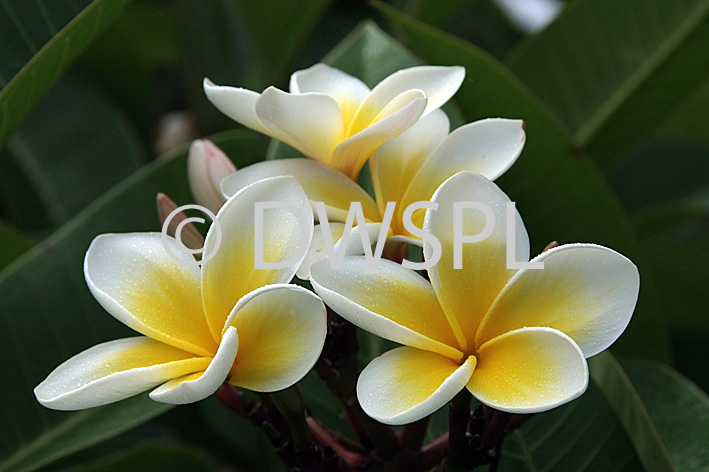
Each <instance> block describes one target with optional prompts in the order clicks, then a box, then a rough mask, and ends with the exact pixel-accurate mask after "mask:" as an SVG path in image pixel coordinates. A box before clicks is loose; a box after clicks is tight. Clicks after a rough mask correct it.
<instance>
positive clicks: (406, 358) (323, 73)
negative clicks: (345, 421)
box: [35, 64, 639, 424]
mask: <svg viewBox="0 0 709 472" xmlns="http://www.w3.org/2000/svg"><path fill="white" fill-rule="evenodd" d="M464 75H465V73H464V70H463V69H462V68H460V67H413V68H410V69H406V70H402V71H399V72H397V73H395V74H393V75H391V76H389V77H388V78H386V79H385V80H383V81H382V82H381V83H379V84H378V85H377V86H376V87H374V88H373V89H371V90H370V89H369V88H368V87H367V86H366V85H365V84H364V83H362V82H361V81H360V80H359V79H357V78H355V77H352V76H350V75H348V74H346V73H344V72H342V71H339V70H336V69H333V68H331V67H328V66H326V65H323V64H318V65H315V66H313V67H311V68H309V69H307V70H303V71H299V72H296V73H295V74H293V76H292V77H291V82H290V92H284V91H281V90H278V89H276V88H273V87H270V88H268V89H266V90H265V91H264V92H263V93H261V94H258V93H256V92H253V91H250V90H245V89H240V88H234V87H227V86H217V85H214V84H213V83H212V82H210V81H209V80H207V79H205V81H204V88H205V92H206V94H207V97H208V98H209V100H210V101H211V102H212V103H213V104H214V105H215V106H216V107H217V108H218V109H219V110H221V111H222V112H223V113H225V114H226V115H228V116H229V117H231V118H232V119H234V120H236V121H237V122H239V123H241V124H243V125H245V126H247V127H249V128H251V129H253V130H255V131H258V132H260V133H263V134H266V135H268V136H271V137H273V138H275V139H278V140H281V141H283V142H284V143H286V144H288V145H290V146H292V147H294V148H295V149H297V150H298V151H299V152H301V153H302V154H303V156H304V157H303V158H294V159H285V160H276V161H263V162H260V163H257V164H254V165H251V166H248V167H246V168H243V169H238V170H237V169H235V168H234V167H233V165H232V164H231V162H230V161H229V160H228V158H227V157H226V156H225V155H224V154H223V153H222V152H221V151H220V150H219V149H218V148H217V147H216V146H215V145H214V144H212V143H211V142H209V141H206V140H205V141H197V142H195V143H193V145H192V147H191V149H190V156H189V176H190V186H191V188H192V191H193V194H194V196H195V198H196V199H197V201H198V202H199V203H200V204H202V205H204V206H205V207H207V208H209V209H211V210H212V211H217V210H218V213H217V215H216V221H217V222H218V223H219V226H220V227H221V229H222V232H223V243H222V244H221V246H220V247H219V250H218V252H217V253H216V256H215V257H214V258H212V259H210V260H209V261H207V262H205V263H204V264H203V265H202V266H201V268H200V267H199V266H197V265H195V264H184V263H180V261H176V260H173V259H172V258H171V257H169V256H168V255H167V254H166V251H165V250H164V248H163V247H162V246H161V235H160V234H154V233H144V234H137V233H136V234H120V235H118V234H114V235H102V236H99V237H97V238H96V239H95V240H94V241H93V243H92V244H91V246H90V247H89V249H88V251H87V253H86V259H85V264H84V272H85V276H86V281H87V284H88V286H89V289H90V290H91V292H92V294H93V295H94V297H95V298H96V300H98V302H99V303H100V304H101V305H102V306H103V307H104V308H105V310H106V311H108V312H109V313H110V314H111V315H113V316H114V317H116V318H117V319H118V320H119V321H121V322H123V323H125V324H126V325H128V326H129V327H131V328H132V329H134V330H135V331H137V332H139V333H141V334H142V335H143V336H139V337H133V338H127V339H121V340H117V341H109V342H107V343H104V344H100V345H98V346H95V347H93V348H91V349H88V350H87V351H84V352H82V353H80V354H78V355H76V356H75V357H73V358H71V359H69V360H68V361H66V362H65V363H64V364H62V365H60V366H59V367H58V368H56V369H55V370H54V371H53V372H52V373H51V374H50V375H49V376H48V377H47V379H46V380H45V381H43V382H42V383H41V384H40V385H39V386H38V387H37V388H36V390H35V394H36V396H37V399H38V400H39V401H40V402H41V403H42V404H43V405H45V406H47V407H49V408H54V409H81V408H88V407H93V406H97V405H102V404H106V403H110V402H113V401H117V400H121V399H123V398H126V397H128V396H131V395H134V394H137V393H139V392H142V391H144V390H147V389H151V388H154V387H157V388H155V389H154V390H153V391H152V392H151V393H150V396H151V398H153V399H154V400H156V401H161V402H168V403H188V402H194V401H198V400H200V399H203V398H205V397H207V396H209V395H211V394H212V393H214V392H215V391H216V390H217V389H218V388H219V386H220V385H222V384H223V383H224V382H225V381H226V382H228V383H230V384H233V385H236V386H238V387H243V388H246V389H250V390H254V391H259V392H273V391H277V390H281V389H284V388H287V387H289V386H291V385H293V384H295V383H296V382H298V381H299V380H300V379H301V378H302V377H303V376H304V375H305V374H306V373H307V372H308V371H309V370H310V369H311V368H312V367H313V365H314V364H315V362H316V360H317V359H318V357H319V356H320V354H321V351H322V349H323V345H324V343H325V340H326V331H327V329H326V327H327V323H326V310H325V304H327V306H329V307H330V308H331V309H332V310H333V311H334V312H335V313H337V314H338V315H340V316H341V317H343V318H345V319H346V320H348V321H350V322H351V323H353V324H354V325H356V326H358V327H360V328H362V329H364V330H367V331H370V332H371V333H374V334H375V335H377V336H380V337H383V338H386V339H388V340H391V341H394V342H396V343H399V344H401V345H402V347H398V348H395V349H393V350H391V351H389V352H386V353H384V354H383V355H381V356H380V357H378V358H376V359H374V360H372V361H371V362H370V363H369V365H368V366H367V367H366V368H365V369H364V370H363V371H362V373H361V375H360V377H359V380H358V383H357V389H356V390H357V398H358V400H359V402H360V404H361V406H362V408H363V409H364V411H365V412H366V413H367V414H368V415H369V416H371V417H372V418H374V419H376V420H378V421H380V422H382V423H388V424H405V423H410V422H413V421H416V420H419V419H421V418H424V417H426V416H428V415H429V414H431V413H433V412H434V411H436V410H437V409H439V408H440V407H442V406H443V405H445V404H446V403H448V402H449V401H451V400H452V399H453V397H455V396H456V395H457V394H458V393H459V392H460V391H461V390H463V389H467V390H468V391H469V392H470V393H471V394H472V395H473V396H475V397H476V398H477V399H478V400H479V401H480V402H482V403H483V404H485V405H488V406H489V407H492V408H494V409H497V410H501V411H505V412H511V413H532V412H540V411H544V410H548V409H550V408H554V407H556V406H558V405H561V404H563V403H566V402H569V401H571V400H572V399H574V398H576V397H578V396H579V395H581V394H582V393H583V392H584V391H585V389H586V387H587V385H588V367H587V364H586V358H587V357H590V356H593V355H595V354H597V353H599V352H601V351H603V350H604V349H606V348H607V347H608V346H610V345H611V344H612V343H613V342H614V341H615V340H616V339H617V338H618V336H620V334H621V333H622V332H623V330H624V329H625V328H626V326H627V324H628V323H629V321H630V317H631V315H632V313H633V310H634V307H635V303H636V301H637V296H638V288H639V275H638V271H637V268H636V267H635V265H634V264H633V263H632V262H631V261H630V260H628V259H627V258H625V257H624V256H622V255H620V254H618V253H617V252H615V251H613V250H611V249H608V248H605V247H602V246H598V245H593V244H567V245H561V246H558V247H555V248H553V249H550V250H548V251H545V252H543V253H542V254H540V255H538V256H536V257H534V258H532V260H531V261H532V262H538V263H543V269H535V268H532V267H531V266H528V267H524V268H522V269H515V268H510V267H509V265H508V263H507V261H508V258H507V251H508V250H510V246H512V247H513V250H514V252H513V253H514V254H515V255H516V256H515V257H516V260H517V261H522V262H527V261H530V244H529V237H528V235H527V232H526V229H525V227H524V223H523V221H522V218H521V217H520V215H519V214H518V213H517V212H516V210H515V211H514V213H513V214H509V215H508V214H506V213H505V209H506V208H509V205H508V204H509V203H510V200H509V198H508V197H507V195H506V194H505V193H503V192H502V190H501V189H500V188H499V187H498V186H497V185H496V184H495V183H493V182H492V181H493V180H494V179H496V178H497V177H499V176H500V175H501V174H503V173H504V172H505V171H506V170H507V169H509V168H510V167H511V166H512V165H513V164H514V162H515V161H516V159H517V158H518V157H519V156H520V154H521V152H522V150H523V147H524V144H525V140H526V133H525V128H524V124H523V122H522V121H520V120H509V119H487V120H481V121H477V122H474V123H470V124H466V125H464V126H461V127H459V128H457V129H455V130H454V131H452V132H451V131H450V123H449V121H448V117H447V116H446V114H445V113H444V112H443V111H442V110H440V107H441V106H442V105H443V104H445V103H446V102H447V101H448V100H449V99H450V98H451V97H452V96H453V95H454V94H455V93H456V91H457V90H458V88H459V87H460V86H461V84H462V82H463V78H464ZM365 164H367V165H368V166H369V171H370V175H371V180H372V185H373V188H374V195H373V196H371V195H370V194H369V193H367V192H366V191H365V190H364V189H363V188H362V187H360V185H359V184H358V183H357V177H358V176H359V174H360V171H361V169H362V167H363V166H364V165H365ZM263 201H269V202H273V201H276V202H279V201H280V202H287V203H288V204H289V205H291V206H294V207H295V208H296V209H299V210H300V211H301V212H302V213H303V214H305V215H307V217H308V221H307V223H308V230H307V235H308V241H307V242H308V247H309V249H308V251H307V253H305V254H304V255H303V256H302V257H300V258H296V259H297V263H296V264H294V265H293V266H292V267H288V268H284V269H272V270H266V269H257V268H255V257H254V256H255V253H256V249H255V248H256V242H255V240H254V221H255V220H254V216H255V204H256V203H258V202H263ZM417 202H427V204H426V205H423V206H418V207H416V206H415V205H414V207H412V204H416V203H417ZM457 202H477V203H480V204H483V205H486V206H487V207H489V208H491V209H493V216H494V225H493V229H492V232H491V233H490V234H489V236H488V237H487V238H485V239H483V240H482V241H479V242H475V243H467V244H462V246H460V247H457V246H456V244H457V243H456V240H455V237H454V235H455V234H456V232H457V233H461V232H462V234H466V235H475V234H479V233H481V232H483V228H486V227H487V217H486V215H485V214H483V213H481V212H476V211H468V212H466V213H464V218H463V221H462V228H461V227H456V225H458V223H456V218H455V213H456V211H457V210H456V203H457ZM353 203H356V204H359V208H361V211H360V212H359V215H357V217H356V218H355V217H354V216H355V212H352V211H351V208H352V205H353ZM355 219H356V223H357V224H355ZM316 221H317V224H316ZM297 223H298V222H297V221H295V218H294V215H293V214H292V213H291V212H289V211H285V210H282V209H278V210H273V211H271V210H269V211H268V212H265V213H264V219H263V224H264V230H263V232H262V233H263V235H264V241H263V247H264V248H265V250H266V254H264V256H265V257H264V260H266V259H268V260H270V261H282V260H286V259H289V258H290V257H291V256H292V255H293V254H295V252H296V249H297V247H298V245H299V240H300V239H302V238H301V231H300V228H299V225H298V224H297ZM325 223H327V224H325ZM212 228H214V226H213V227H212ZM355 233H356V234H355ZM424 233H429V234H430V235H432V236H435V238H432V239H428V238H426V237H423V236H422V234H424ZM358 234H363V235H366V236H367V237H368V238H369V240H370V241H371V240H372V237H374V239H375V240H377V241H378V242H382V243H383V244H382V245H383V250H384V257H385V259H384V260H382V261H381V262H380V263H379V265H378V266H377V267H376V268H372V267H371V265H370V264H368V260H367V258H366V257H364V256H363V254H365V253H368V252H369V253H371V248H370V247H369V245H367V244H366V243H365V242H364V241H367V238H360V237H359V236H358ZM347 235H349V236H350V237H349V238H347V237H346V236H347ZM216 239H217V236H216V235H215V231H213V229H210V230H209V232H208V233H207V237H206V240H205V251H206V250H208V249H209V248H214V247H215V245H216V244H217V242H216ZM169 244H171V245H173V244H174V245H176V244H177V243H176V242H175V241H174V240H170V242H169ZM407 245H414V246H418V247H421V248H423V257H424V261H428V260H432V259H434V258H436V259H437V258H440V260H439V262H438V263H437V264H436V265H435V266H433V267H432V268H429V269H428V270H427V272H426V273H425V274H424V275H425V276H422V275H421V273H418V272H416V271H414V270H413V269H410V268H407V267H405V266H404V265H402V264H401V262H402V258H401V257H400V255H401V254H402V253H403V252H402V249H403V248H405V247H406V246H407ZM329 246H334V247H335V248H336V249H342V250H343V251H344V254H345V257H344V259H343V260H342V265H341V267H338V268H334V266H333V265H332V264H331V261H329V260H327V258H328V253H329V251H328V250H327V249H328V247H329ZM377 246H379V244H377ZM378 249H382V248H379V247H378ZM175 252H177V253H179V251H177V250H176V251H175ZM181 257H184V258H185V261H184V262H188V261H187V259H189V258H192V256H191V255H185V254H183V255H182V256H181ZM456 257H457V258H458V259H457V261H458V262H459V264H455V263H454V262H456V261H454V258H456ZM192 262H194V261H193V260H192ZM460 265H462V268H455V267H456V266H460ZM538 265H541V264H538ZM296 274H297V275H298V277H299V278H301V279H305V280H309V282H310V283H311V284H312V287H313V290H314V292H315V293H313V292H312V291H309V290H306V289H304V288H301V287H299V286H296V285H291V284H290V282H291V280H292V278H293V277H294V276H295V275H296ZM323 302H324V303H323Z"/></svg>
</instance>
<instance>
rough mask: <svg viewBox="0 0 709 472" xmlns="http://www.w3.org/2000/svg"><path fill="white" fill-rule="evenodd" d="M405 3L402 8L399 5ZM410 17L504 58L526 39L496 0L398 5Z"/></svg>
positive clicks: (437, 0) (424, 1) (422, 1)
mask: <svg viewBox="0 0 709 472" xmlns="http://www.w3.org/2000/svg"><path fill="white" fill-rule="evenodd" d="M400 3H401V4H403V6H402V7H399V4H400ZM394 5H395V6H397V8H399V9H400V10H402V11H404V12H405V13H406V14H408V15H410V16H412V17H414V18H416V19H418V20H420V21H423V22H424V23H427V24H429V25H431V26H434V27H436V28H438V29H441V30H443V31H446V32H448V33H450V34H453V35H455V36H458V37H459V38H461V39H465V40H467V41H470V42H471V43H473V44H476V45H478V46H480V47H481V48H483V49H485V50H486V51H488V52H489V53H491V54H492V55H494V56H495V57H498V58H502V57H504V56H505V55H506V54H507V53H508V52H509V51H510V50H511V49H512V47H513V46H514V45H515V44H516V43H517V42H518V41H519V40H520V39H521V38H522V33H521V32H520V31H519V30H518V29H516V28H515V27H514V26H513V25H512V23H511V22H510V20H509V19H508V18H507V16H506V15H505V14H504V13H503V12H502V11H500V7H499V6H498V4H497V3H496V2H495V1H494V0H473V1H470V0H468V1H465V0H452V1H444V2H442V1H440V0H416V1H404V2H394Z"/></svg>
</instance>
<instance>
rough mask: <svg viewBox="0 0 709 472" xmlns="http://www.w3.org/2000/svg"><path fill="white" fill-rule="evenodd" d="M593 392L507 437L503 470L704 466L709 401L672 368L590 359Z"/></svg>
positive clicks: (539, 416) (690, 468) (536, 417)
mask: <svg viewBox="0 0 709 472" xmlns="http://www.w3.org/2000/svg"><path fill="white" fill-rule="evenodd" d="M589 364H590V366H591V379H592V380H593V382H592V383H591V385H589V388H588V391H587V392H586V393H584V394H583V395H582V396H581V398H579V399H577V400H574V401H573V402H571V403H569V404H568V405H564V406H562V407H560V408H556V409H554V410H551V411H549V412H546V413H540V414H537V415H534V416H533V417H532V418H531V419H530V420H529V421H528V422H527V423H525V424H524V425H523V426H522V427H521V428H520V429H518V430H516V431H514V432H513V433H512V434H511V435H509V436H508V437H507V438H506V439H505V442H504V445H503V453H502V454H503V455H502V463H501V467H500V470H505V471H541V470H544V471H548V472H554V471H559V472H562V471H568V470H604V471H605V470H625V471H630V470H633V471H635V470H638V471H640V470H644V471H653V470H660V471H673V470H681V471H683V472H684V471H700V470H706V468H707V466H708V465H709V453H708V452H707V449H706V428H707V425H708V424H709V399H707V396H706V395H705V394H704V393H703V392H701V391H700V390H699V389H698V388H697V387H696V386H694V385H693V384H691V382H689V381H687V380H686V379H684V378H682V377H681V376H679V375H678V374H677V373H676V372H674V371H673V370H672V369H671V368H670V367H668V366H666V365H661V364H656V363H650V362H645V361H624V362H623V363H622V365H623V367H624V368H625V369H626V371H624V370H623V368H622V367H621V366H620V364H618V363H617V361H615V359H613V357H612V356H611V355H610V354H608V353H604V354H601V355H600V356H597V357H594V358H593V359H591V360H590V363H589Z"/></svg>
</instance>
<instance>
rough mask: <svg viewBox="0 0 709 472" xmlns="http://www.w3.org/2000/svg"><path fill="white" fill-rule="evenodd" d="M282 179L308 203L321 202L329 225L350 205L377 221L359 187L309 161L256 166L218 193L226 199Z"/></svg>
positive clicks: (229, 180)
mask: <svg viewBox="0 0 709 472" xmlns="http://www.w3.org/2000/svg"><path fill="white" fill-rule="evenodd" d="M283 175H290V176H293V177H295V178H296V180H298V183H299V184H300V185H301V186H302V187H303V190H305V193H306V195H307V196H308V198H309V199H310V201H311V202H323V203H324V204H325V209H326V210H327V216H328V218H329V220H330V221H345V220H346V219H347V213H348V211H349V209H350V204H351V203H352V202H360V203H361V204H362V211H363V213H364V217H365V218H366V219H368V220H370V221H378V220H379V219H380V217H379V211H378V209H377V204H376V203H374V200H372V197H370V196H369V194H367V192H365V191H364V190H363V189H362V187H360V186H359V185H357V183H355V182H353V181H352V180H351V179H348V178H347V177H346V176H344V175H342V173H341V172H338V171H336V170H335V169H333V168H332V167H328V166H327V165H325V164H321V163H320V162H317V161H313V160H310V159H282V160H276V161H263V162H258V163H256V164H253V165H250V166H248V167H244V168H243V169H239V170H238V171H237V172H235V173H233V174H231V175H230V176H229V177H227V178H226V179H224V180H223V181H222V184H221V189H222V192H223V193H224V195H225V196H226V197H230V196H232V195H234V194H235V193H237V192H238V191H240V190H242V189H243V188H245V187H247V186H248V185H251V184H253V183H255V182H258V181H259V180H262V179H266V178H270V177H278V176H283Z"/></svg>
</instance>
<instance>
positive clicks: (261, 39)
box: [233, 0, 332, 85]
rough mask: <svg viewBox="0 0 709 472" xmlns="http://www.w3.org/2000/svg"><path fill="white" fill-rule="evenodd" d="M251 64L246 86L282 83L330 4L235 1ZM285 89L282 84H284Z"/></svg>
mask: <svg viewBox="0 0 709 472" xmlns="http://www.w3.org/2000/svg"><path fill="white" fill-rule="evenodd" d="M233 3H234V6H235V7H236V9H237V11H238V13H239V17H240V19H241V21H242V25H243V27H244V28H245V30H246V32H247V35H248V41H249V43H248V48H249V50H250V51H252V52H253V57H252V59H253V61H252V63H251V66H252V67H251V68H250V70H249V71H248V75H247V78H246V85H251V84H254V85H256V84H264V83H265V84H271V83H279V82H281V81H283V80H284V79H285V78H286V77H287V76H288V75H289V74H290V72H291V70H292V68H293V66H294V65H295V64H296V63H297V61H298V58H299V57H300V55H301V54H302V53H303V50H304V47H305V44H306V42H307V40H308V39H309V37H310V35H312V34H313V32H314V30H315V27H316V26H317V25H318V23H319V21H320V19H321V18H322V16H323V14H324V13H325V12H326V11H327V9H328V7H329V6H330V4H331V3H332V0H307V1H301V2H293V1H291V0H272V1H268V2H264V1H262V0H238V1H234V2H233ZM284 85H285V84H284Z"/></svg>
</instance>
